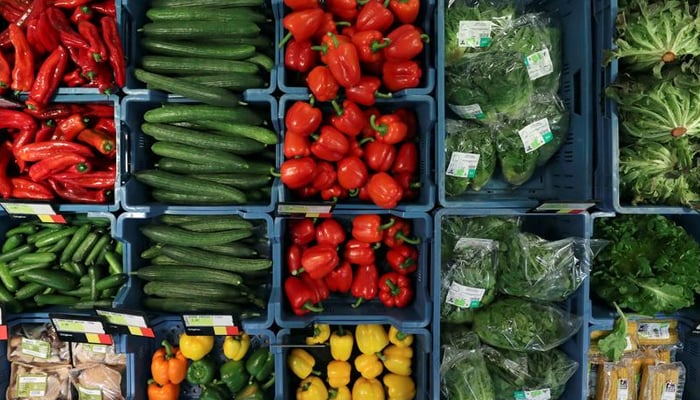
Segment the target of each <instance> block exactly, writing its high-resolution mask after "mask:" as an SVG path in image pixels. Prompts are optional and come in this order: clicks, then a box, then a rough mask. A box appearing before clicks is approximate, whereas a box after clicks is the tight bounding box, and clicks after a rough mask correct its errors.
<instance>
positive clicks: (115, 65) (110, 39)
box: [100, 17, 126, 88]
mask: <svg viewBox="0 0 700 400" xmlns="http://www.w3.org/2000/svg"><path fill="white" fill-rule="evenodd" d="M100 27H101V28H102V40H104V43H105V45H106V46H107V50H109V64H110V65H111V66H112V71H113V75H114V81H115V82H116V84H117V86H119V87H120V88H121V87H124V86H125V85H126V65H125V61H124V60H125V58H124V50H123V49H122V40H121V37H120V36H119V30H118V29H117V22H116V20H115V18H114V17H102V18H101V19H100Z"/></svg>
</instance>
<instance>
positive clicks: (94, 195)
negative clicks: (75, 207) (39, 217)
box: [48, 179, 108, 204]
mask: <svg viewBox="0 0 700 400" xmlns="http://www.w3.org/2000/svg"><path fill="white" fill-rule="evenodd" d="M48 182H49V185H50V186H51V188H52V189H53V190H54V191H55V192H56V194H57V195H58V197H60V198H62V199H64V200H68V201H69V202H71V203H91V204H101V203H106V202H107V192H108V191H107V190H104V189H98V190H88V189H85V188H83V187H80V186H78V185H73V184H71V183H68V182H59V181H57V180H55V179H49V180H48Z"/></svg>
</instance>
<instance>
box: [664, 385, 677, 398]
mask: <svg viewBox="0 0 700 400" xmlns="http://www.w3.org/2000/svg"><path fill="white" fill-rule="evenodd" d="M677 390H678V388H677V387H676V384H675V383H673V382H671V381H667V382H666V385H665V386H664V392H663V394H661V400H676V392H677Z"/></svg>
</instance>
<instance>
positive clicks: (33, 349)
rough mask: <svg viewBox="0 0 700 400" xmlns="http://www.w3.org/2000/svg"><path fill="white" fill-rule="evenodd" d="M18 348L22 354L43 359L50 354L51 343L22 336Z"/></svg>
mask: <svg viewBox="0 0 700 400" xmlns="http://www.w3.org/2000/svg"><path fill="white" fill-rule="evenodd" d="M19 348H20V351H21V352H22V354H26V355H28V356H32V357H36V358H41V359H44V360H45V359H47V358H49V356H50V355H51V343H49V342H45V341H43V340H37V339H29V338H22V342H21V343H20V345H19Z"/></svg>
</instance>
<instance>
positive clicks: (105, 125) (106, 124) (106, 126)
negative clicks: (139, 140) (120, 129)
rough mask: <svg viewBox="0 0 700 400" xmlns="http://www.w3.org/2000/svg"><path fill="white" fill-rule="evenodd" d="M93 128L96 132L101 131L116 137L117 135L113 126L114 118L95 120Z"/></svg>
mask: <svg viewBox="0 0 700 400" xmlns="http://www.w3.org/2000/svg"><path fill="white" fill-rule="evenodd" d="M93 128H94V129H96V130H98V131H102V132H105V133H109V134H112V135H116V133H117V127H116V126H115V123H114V118H100V119H98V120H97V122H96V123H95V126H94V127H93Z"/></svg>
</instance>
